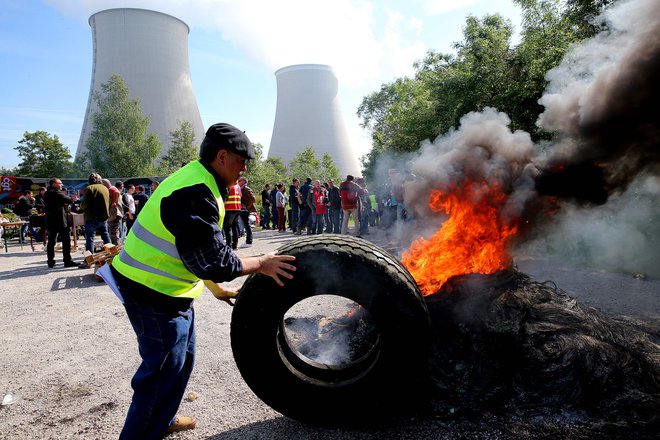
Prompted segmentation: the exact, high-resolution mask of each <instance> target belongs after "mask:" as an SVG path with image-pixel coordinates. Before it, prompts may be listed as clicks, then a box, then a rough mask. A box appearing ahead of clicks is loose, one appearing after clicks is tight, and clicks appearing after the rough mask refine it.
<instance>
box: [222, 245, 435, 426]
mask: <svg viewBox="0 0 660 440" xmlns="http://www.w3.org/2000/svg"><path fill="white" fill-rule="evenodd" d="M278 253H280V254H287V255H294V256H296V263H295V264H296V267H297V269H298V270H297V271H296V273H295V276H294V279H293V280H290V281H287V282H286V284H285V286H284V287H279V286H277V284H276V283H275V282H274V281H273V280H272V279H271V278H269V277H266V276H264V275H260V274H253V275H251V276H250V277H249V278H248V279H247V280H246V282H245V284H244V285H243V288H242V289H241V291H240V294H239V297H238V299H237V301H236V305H235V307H234V311H233V315H232V323H231V343H232V350H233V353H234V359H235V360H236V364H237V366H238V369H239V371H240V372H241V375H242V376H243V378H244V379H245V381H246V382H247V384H248V385H249V386H250V388H251V389H252V391H254V393H255V394H256V395H257V396H258V397H260V398H261V399H262V400H263V401H264V402H265V403H267V404H268V405H270V406H271V407H272V408H273V409H275V410H277V411H279V412H281V413H282V414H284V415H286V416H289V417H291V418H294V419H298V420H301V421H305V422H313V423H320V424H325V425H342V424H353V423H356V422H366V421H373V420H375V419H380V418H384V417H392V416H393V415H402V414H405V413H408V412H410V411H412V410H413V409H414V408H416V407H417V406H418V405H416V403H421V402H424V401H425V399H424V398H422V395H421V390H422V389H423V388H424V387H423V385H424V383H425V379H426V377H427V376H426V374H425V373H426V365H427V354H428V352H427V350H428V343H429V335H430V322H429V317H428V312H427V309H426V304H425V302H424V299H423V297H422V295H421V293H420V291H419V289H418V288H417V285H416V283H415V281H414V280H413V278H412V277H411V276H410V274H409V273H408V271H406V269H405V268H404V267H403V266H402V265H401V264H400V263H399V262H398V261H397V260H396V259H395V258H394V257H392V256H391V255H390V254H389V253H387V252H386V251H383V250H381V249H380V248H378V247H376V246H375V245H373V244H371V243H369V242H367V241H364V240H361V239H357V238H353V237H350V236H338V235H316V236H312V237H307V238H303V239H300V240H297V241H295V242H292V243H291V244H287V245H285V246H283V247H281V248H280V249H279V251H278ZM327 297H330V298H335V299H339V300H342V301H344V302H346V303H348V304H349V309H348V310H349V312H348V313H344V314H343V315H339V316H336V317H332V318H330V319H328V317H327V316H325V315H323V314H319V313H317V314H316V315H315V314H314V307H315V306H317V302H318V305H320V304H321V303H322V302H323V300H325V299H326V298H327ZM305 301H307V302H308V305H307V307H303V308H304V309H305V310H307V311H309V310H312V312H311V313H312V316H311V317H308V318H299V317H289V318H287V317H286V316H287V313H288V314H291V310H294V309H296V308H297V307H299V306H300V304H303V303H304V302H305ZM310 301H311V303H310ZM321 318H322V319H321ZM301 324H305V325H308V326H309V325H311V327H312V328H316V329H317V330H320V331H319V332H317V333H315V335H314V336H313V337H311V336H310V337H309V338H308V339H313V341H310V340H307V341H305V340H302V341H301V339H305V335H306V334H305V333H304V332H302V333H301V332H300V329H301V328H303V327H304V326H303V327H301ZM348 328H350V329H353V330H355V331H354V332H353V333H351V336H350V337H349V338H348V339H347V342H348V345H350V350H348V352H349V354H348V355H346V353H344V356H343V357H341V360H339V361H331V360H328V358H326V357H323V356H321V355H320V354H319V352H318V351H319V350H316V349H315V348H314V347H312V346H313V345H314V344H316V343H318V342H319V341H321V342H329V343H330V346H331V347H332V349H333V351H336V349H337V340H338V339H339V338H338V337H337V336H338V335H339V334H340V333H343V332H344V331H345V330H346V329H348ZM296 329H297V333H296ZM328 334H329V335H330V336H327V335H328ZM307 336H309V335H307ZM324 339H325V341H323V340H324ZM318 356H321V357H318Z"/></svg>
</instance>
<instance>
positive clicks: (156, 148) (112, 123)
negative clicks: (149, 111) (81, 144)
mask: <svg viewBox="0 0 660 440" xmlns="http://www.w3.org/2000/svg"><path fill="white" fill-rule="evenodd" d="M92 97H93V99H94V102H96V104H97V105H98V108H99V111H98V112H97V113H95V114H94V115H93V116H92V123H93V126H94V128H93V130H92V132H91V133H90V135H89V139H88V140H87V145H86V146H87V153H86V155H85V162H86V164H87V165H88V166H89V167H90V168H91V169H94V170H96V171H98V172H99V173H100V174H101V175H104V176H125V177H130V176H145V175H146V176H148V175H153V174H154V173H155V168H154V165H153V163H154V159H156V157H158V154H159V153H160V150H161V143H160V141H159V140H158V137H157V136H156V134H154V133H147V129H148V127H149V123H150V121H151V119H150V118H149V117H147V116H144V115H143V113H142V109H141V107H140V100H139V99H130V98H129V90H128V86H127V85H126V83H125V82H124V80H123V79H122V77H121V76H119V75H112V76H111V77H110V79H109V80H108V82H106V83H104V84H101V91H100V92H94V94H93V95H92Z"/></svg>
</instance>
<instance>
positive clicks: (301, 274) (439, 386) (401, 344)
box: [231, 235, 660, 435]
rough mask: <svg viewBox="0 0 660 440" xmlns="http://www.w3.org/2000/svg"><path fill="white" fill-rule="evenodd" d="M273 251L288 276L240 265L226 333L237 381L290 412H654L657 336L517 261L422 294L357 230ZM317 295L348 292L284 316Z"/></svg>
mask: <svg viewBox="0 0 660 440" xmlns="http://www.w3.org/2000/svg"><path fill="white" fill-rule="evenodd" d="M278 252H279V253H281V254H290V255H295V256H296V257H297V261H296V266H297V267H298V271H297V272H296V274H295V278H294V280H293V281H292V282H288V283H287V284H286V285H285V287H278V286H277V285H276V284H275V283H274V281H272V279H270V278H268V277H265V276H261V275H252V276H250V277H249V278H248V280H247V281H246V282H245V284H244V286H243V288H242V289H241V293H240V295H239V298H238V300H237V302H236V306H235V309H234V313H233V316H232V328H231V339H232V349H233V351H234V358H235V360H236V363H237V365H238V368H239V370H240V372H241V374H242V376H243V378H244V379H245V381H246V382H247V384H248V385H249V386H250V388H251V389H252V390H253V391H254V392H255V394H257V396H259V397H260V398H261V399H262V400H263V401H264V402H266V403H267V404H268V405H270V406H271V407H273V408H274V409H275V410H277V411H279V412H281V413H282V414H284V415H286V416H289V417H292V418H295V419H298V420H301V421H305V422H312V423H319V424H323V425H340V426H346V425H350V424H355V423H368V422H374V421H376V422H378V421H384V420H385V421H391V420H392V417H396V416H404V417H405V416H410V415H411V414H415V413H416V414H420V413H421V412H423V413H424V414H426V415H433V416H442V417H456V416H466V417H470V416H471V415H474V414H477V415H479V414H482V413H484V412H491V411H492V412H495V413H497V412H500V413H506V414H508V415H509V416H522V417H525V416H529V415H538V414H552V413H553V412H555V413H558V412H562V411H566V410H569V411H572V410H576V411H580V412H582V413H584V414H588V417H590V420H591V421H592V422H593V426H596V425H597V426H598V427H599V428H598V429H596V430H595V431H593V432H596V433H617V432H619V433H623V432H628V433H633V434H639V435H644V433H648V432H652V431H653V430H654V429H655V427H657V425H658V414H657V408H658V407H660V359H659V356H658V354H659V353H660V349H659V347H658V345H657V344H656V343H654V342H653V341H650V340H649V338H648V336H647V335H646V334H644V333H641V332H638V331H636V330H635V329H633V328H631V327H630V326H628V325H625V324H623V323H621V322H617V321H614V320H612V319H609V318H607V317H605V316H603V315H601V314H599V313H598V312H596V311H595V310H591V309H582V308H580V307H579V306H578V305H577V303H576V302H575V300H573V299H572V298H570V297H568V296H567V295H565V294H564V293H563V292H561V291H560V290H558V289H557V288H556V286H553V285H552V284H540V283H536V282H533V281H532V280H530V279H529V277H527V276H526V275H524V274H522V273H519V272H515V271H504V272H501V273H497V274H493V275H466V276H459V277H454V278H452V279H450V280H449V281H448V282H447V283H446V284H445V285H444V286H443V288H442V289H441V290H440V291H439V292H437V293H436V294H434V295H430V296H428V297H426V298H423V297H422V296H421V294H420V292H419V290H418V288H417V286H416V284H415V282H414V280H413V279H412V278H411V276H410V274H409V273H408V272H407V271H406V270H405V268H403V267H402V265H401V264H400V263H399V262H398V261H397V260H396V259H395V258H394V257H393V256H391V255H390V254H389V253H387V252H386V251H383V250H382V249H380V248H378V247H377V246H375V245H373V244H371V243H368V242H366V241H364V240H360V239H356V238H352V237H348V236H339V237H338V236H336V235H331V236H324V235H320V236H312V237H308V238H303V239H301V240H298V241H295V242H293V243H290V244H288V245H286V246H284V247H282V248H281V249H279V251H278ZM327 295H332V296H334V297H337V298H341V299H344V300H346V301H349V302H351V304H352V305H351V306H349V307H348V309H347V310H348V311H344V312H342V313H339V314H337V315H336V316H334V317H332V318H327V317H326V316H327V315H324V314H323V313H319V314H317V315H313V316H307V317H295V316H294V317H290V316H289V317H287V313H288V312H289V311H290V310H292V309H295V307H296V304H297V303H300V302H303V301H305V300H307V299H313V298H320V297H321V296H327ZM289 314H290V313H289ZM337 341H345V343H344V344H339V343H338V342H337ZM317 343H326V348H324V349H319V345H317ZM327 346H329V347H330V349H327ZM339 346H341V347H339ZM326 349H327V350H328V352H331V353H332V356H330V357H329V356H328V355H327V353H326V352H323V350H326ZM338 356H339V357H338ZM337 359H339V360H337ZM603 426H609V428H607V427H606V428H603ZM585 432H586V431H585Z"/></svg>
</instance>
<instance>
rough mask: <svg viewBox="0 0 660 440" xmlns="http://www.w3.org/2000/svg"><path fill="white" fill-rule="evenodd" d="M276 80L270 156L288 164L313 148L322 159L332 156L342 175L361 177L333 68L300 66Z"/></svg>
mask: <svg viewBox="0 0 660 440" xmlns="http://www.w3.org/2000/svg"><path fill="white" fill-rule="evenodd" d="M275 77H276V78H277V108H276V111H275V123H274V126H273V135H272V138H271V141H270V148H269V149H268V157H276V156H277V157H280V158H282V160H283V161H284V163H285V164H288V163H289V162H290V161H291V160H292V159H293V158H294V157H295V156H296V153H299V152H300V151H302V150H304V149H305V148H306V147H313V148H314V151H315V152H316V156H317V157H318V158H319V159H320V158H321V157H323V154H324V153H329V154H330V156H332V159H333V161H334V163H335V165H336V166H337V168H338V169H339V171H340V172H341V174H342V176H344V175H346V174H353V175H354V176H359V175H360V167H359V165H358V161H357V158H356V156H355V154H354V152H353V150H352V149H351V145H350V143H349V141H348V135H347V134H346V126H345V125H344V119H343V118H342V115H341V110H340V106H339V99H338V97H337V89H338V87H337V77H335V74H334V72H333V71H332V68H331V67H330V66H326V65H323V64H298V65H294V66H288V67H283V68H281V69H279V70H278V71H276V72H275ZM297 177H299V178H305V177H307V176H297ZM312 177H314V176H312Z"/></svg>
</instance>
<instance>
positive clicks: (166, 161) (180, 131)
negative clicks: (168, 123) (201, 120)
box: [158, 120, 199, 175]
mask: <svg viewBox="0 0 660 440" xmlns="http://www.w3.org/2000/svg"><path fill="white" fill-rule="evenodd" d="M176 122H177V125H178V128H177V129H176V130H172V131H170V141H171V143H170V149H169V150H168V152H167V154H166V155H165V156H163V158H162V159H161V161H160V166H159V167H158V174H161V175H168V174H170V173H173V172H174V171H176V170H178V169H179V168H180V167H181V166H182V165H185V164H187V163H188V162H192V161H193V160H195V159H198V158H199V148H198V147H197V145H196V144H195V131H194V130H193V126H192V124H191V123H190V121H179V120H177V121H176Z"/></svg>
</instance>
